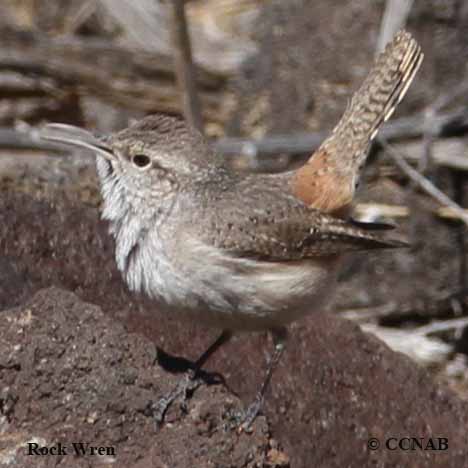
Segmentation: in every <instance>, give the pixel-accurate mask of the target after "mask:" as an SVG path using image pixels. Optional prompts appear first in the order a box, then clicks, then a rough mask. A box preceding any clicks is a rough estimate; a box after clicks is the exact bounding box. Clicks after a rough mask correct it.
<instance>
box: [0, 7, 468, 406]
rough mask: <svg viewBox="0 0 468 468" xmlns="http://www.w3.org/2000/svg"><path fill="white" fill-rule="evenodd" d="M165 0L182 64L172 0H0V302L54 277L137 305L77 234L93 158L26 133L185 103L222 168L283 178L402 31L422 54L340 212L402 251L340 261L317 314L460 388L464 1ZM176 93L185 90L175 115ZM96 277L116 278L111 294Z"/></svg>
mask: <svg viewBox="0 0 468 468" xmlns="http://www.w3.org/2000/svg"><path fill="white" fill-rule="evenodd" d="M175 3H177V2H175ZM183 3H184V4H183ZM179 5H182V7H185V16H186V23H187V25H188V31H189V36H190V42H191V44H190V45H191V50H192V58H193V67H192V66H191V64H190V60H188V61H187V57H188V58H189V57H190V55H187V47H186V46H187V44H185V45H184V44H183V42H182V43H177V42H174V37H175V35H176V32H177V31H180V30H181V29H180V28H182V30H183V26H184V24H183V22H182V23H181V22H180V21H181V17H180V16H179V17H178V16H177V15H176V14H175V13H174V11H173V6H172V3H171V2H168V1H159V2H158V1H155V0H87V1H86V0H2V14H1V16H0V190H1V191H2V200H3V201H2V203H3V208H2V210H1V213H2V216H3V219H2V223H1V227H0V234H1V236H0V247H2V249H3V250H4V256H3V258H2V260H0V279H2V281H0V283H1V284H0V305H1V308H2V309H4V308H7V307H11V306H14V305H18V304H19V303H21V302H22V301H24V300H25V299H26V298H28V297H30V295H31V294H32V293H33V292H35V291H36V290H37V289H39V288H40V287H44V286H46V285H50V284H58V285H61V286H63V287H65V288H67V289H71V290H75V291H77V292H78V293H79V294H81V295H82V296H83V297H84V298H85V299H86V300H88V301H91V302H94V303H97V304H100V305H101V306H102V307H103V308H104V309H107V310H112V311H113V313H117V314H121V315H122V316H123V315H125V314H128V316H131V314H130V312H129V311H130V310H133V309H136V308H138V309H145V307H146V309H147V310H148V309H151V306H150V305H146V306H141V305H136V303H135V301H134V299H133V298H131V297H130V296H129V295H128V293H127V292H126V291H125V288H124V287H123V286H122V285H121V283H120V279H119V278H118V275H117V274H116V272H115V268H114V266H113V260H112V255H111V250H112V247H111V246H110V247H105V248H104V247H103V244H98V245H96V242H98V241H97V240H96V239H97V238H98V237H97V236H94V235H93V229H91V228H90V229H89V232H88V231H85V230H84V228H83V223H85V222H86V219H87V217H90V219H91V218H92V219H94V218H93V216H96V219H97V210H96V208H97V207H98V206H99V203H100V197H99V194H98V190H97V185H96V176H95V174H94V167H93V165H92V164H91V163H92V158H91V157H90V155H86V154H78V153H76V154H72V155H70V154H68V153H66V151H68V150H66V149H64V148H61V147H59V146H55V145H52V144H48V143H47V144H46V143H45V142H43V141H40V139H39V138H38V136H37V129H38V128H39V127H40V125H42V124H43V123H45V122H50V121H53V122H62V123H71V124H74V125H79V126H83V127H86V128H88V129H91V130H93V131H95V132H96V133H99V134H101V133H106V132H111V131H115V130H118V129H121V128H123V127H126V126H127V125H128V124H129V123H130V122H132V120H134V119H139V118H141V117H143V116H145V115H147V114H150V113H154V112H167V113H171V114H184V112H185V113H187V112H190V111H192V112H193V111H194V112H195V116H197V115H198V117H196V118H198V124H199V125H200V128H201V129H202V130H203V131H204V132H205V134H206V135H207V137H209V138H210V139H212V142H213V144H214V145H215V146H216V147H217V149H218V150H219V152H220V157H224V158H226V159H227V160H228V161H229V163H230V164H232V165H233V166H234V167H236V168H237V169H239V170H256V171H281V170H285V169H287V168H290V167H293V166H294V165H297V164H299V163H300V162H301V161H304V160H305V159H306V158H307V157H308V156H309V155H310V154H311V152H312V151H313V149H314V148H315V147H317V146H318V144H319V143H320V141H321V140H322V139H323V138H324V136H325V135H326V134H327V132H328V131H330V130H331V129H332V128H333V126H334V124H335V123H336V122H337V121H338V119H339V118H340V116H341V114H342V113H343V111H344V109H345V108H346V104H347V102H348V100H349V98H350V96H351V94H352V92H353V91H354V90H356V89H357V87H358V86H359V85H360V83H361V82H362V81H363V79H364V78H365V76H366V74H367V72H368V71H369V69H370V67H371V65H372V62H373V59H374V57H375V55H376V53H377V52H378V50H381V49H382V47H383V45H384V44H385V43H386V42H387V41H388V40H390V39H391V37H392V36H393V34H394V32H395V31H396V30H398V29H399V28H401V27H406V28H407V29H408V30H409V31H410V32H411V33H412V34H413V35H414V36H415V38H416V39H417V40H418V41H419V42H420V44H421V46H422V49H423V51H424V54H425V59H424V62H423V65H422V67H421V69H420V71H419V73H418V74H417V76H416V79H415V81H414V82H413V84H412V86H411V88H410V90H409V93H408V95H407V96H406V97H405V99H404V101H403V103H402V104H401V105H400V106H399V107H398V110H397V112H396V113H395V115H394V116H393V117H392V119H391V121H390V122H388V123H387V124H386V126H385V129H384V130H383V132H382V136H383V138H384V139H385V141H388V142H389V143H390V145H391V149H388V150H385V151H384V150H383V149H382V148H383V147H384V146H385V145H383V140H381V141H380V142H379V141H377V143H376V144H375V145H374V147H373V148H372V152H371V155H370V158H369V160H368V164H367V166H366V168H365V171H364V172H365V173H364V177H363V180H362V183H361V185H362V187H363V189H362V190H361V193H360V195H359V199H358V201H357V204H356V207H355V217H357V218H359V219H364V220H367V221H384V222H390V223H393V224H395V225H398V228H397V229H398V232H401V233H402V234H403V235H405V236H407V238H408V239H409V241H410V242H411V245H412V247H411V249H409V250H402V251H395V252H384V253H382V252H379V253H376V254H373V253H372V254H369V255H366V256H356V258H355V259H354V260H353V261H352V262H351V263H350V266H349V268H348V270H347V271H345V272H343V274H342V277H341V278H340V285H339V289H338V291H337V294H336V297H335V298H334V302H333V305H332V307H331V311H332V313H334V314H338V315H341V316H344V317H346V318H348V319H351V320H354V321H356V322H357V323H359V324H360V325H361V327H362V328H363V329H364V330H366V331H369V332H372V333H374V334H376V335H377V336H379V337H380V338H381V339H383V340H384V341H386V343H387V344H388V345H389V346H391V347H392V348H393V349H396V350H398V351H402V352H404V353H406V354H408V355H409V356H410V357H411V358H412V359H414V360H416V361H417V362H419V363H421V364H422V365H424V366H427V367H428V368H429V369H431V370H432V371H433V372H434V375H435V376H436V378H440V379H443V380H445V381H447V382H449V384H450V385H451V386H452V387H453V388H454V389H455V390H456V391H457V392H458V393H459V394H460V395H461V396H462V397H463V398H467V397H468V387H467V383H468V370H467V353H468V315H467V313H468V298H467V294H466V293H467V290H466V287H467V277H466V276H467V271H466V226H467V223H468V211H467V210H465V209H464V206H465V205H466V202H467V201H466V186H467V184H466V171H467V170H468V140H467V134H468V133H467V131H468V106H467V104H468V100H467V98H468V66H467V65H468V60H467V59H468V3H467V2H466V1H463V0H414V1H409V0H404V1H401V0H387V1H385V0H374V1H370V0H352V1H348V2H343V1H339V0H315V1H313V2H311V1H307V0H287V1H285V0H192V1H186V2H180V3H179ZM182 9H183V8H182ZM179 12H180V10H179ZM178 47H179V48H180V50H179V49H178ZM184 47H185V49H184ZM180 56H182V57H185V62H184V60H182V61H180V59H178V58H177V57H179V58H180ZM184 67H185V68H184ZM184 70H185V73H186V74H185V78H186V80H185V81H183V80H182V81H181V79H180V76H181V74H183V73H184ZM192 72H193V73H192ZM183 96H189V97H190V96H191V97H192V98H193V101H191V102H192V104H191V105H192V107H191V109H190V108H189V109H188V110H187V107H186V108H184V106H183V104H182V103H183V99H182V98H183ZM194 96H195V97H194ZM58 156H59V157H58ZM24 197H28V198H27V200H29V201H28V202H27V203H26V202H25V200H26V199H25V198H24ZM31 197H32V199H33V200H34V201H30V200H31ZM15 200H16V201H15ZM36 202H37V203H39V202H40V203H39V204H37V203H36ZM41 203H42V204H41ZM44 203H45V205H44ZM83 207H85V208H83ZM22 209H23V210H25V211H24V213H23V212H22V211H21V210H22ZM83 209H86V210H88V211H85V212H83ZM54 210H57V211H54ZM60 210H62V211H60ZM54 213H55V214H54ZM57 213H58V214H57ZM61 213H62V214H61ZM83 213H85V214H83ZM72 214H73V216H74V217H72V216H71V215H72ZM93 222H94V221H93ZM28 223H29V224H28ZM67 223H68V224H67ZM91 224H92V223H91ZM96 229H102V228H96ZM102 232H104V231H102ZM77 233H81V234H80V235H82V236H85V237H84V238H83V239H82V242H81V241H79V240H78V241H77V240H76V237H74V236H76V235H77ZM83 233H85V234H83ZM86 233H87V234H86ZM86 236H87V237H86ZM99 239H100V238H99ZM99 242H104V241H101V240H99ZM105 242H110V240H109V241H105ZM105 245H107V244H105ZM109 245H110V244H109ZM106 249H107V250H106ZM101 255H102V258H101V257H100V256H101ZM99 261H101V262H102V263H101V264H102V265H105V266H103V267H102V268H103V269H105V268H108V270H109V273H106V275H105V278H106V281H105V282H106V283H107V286H106V285H104V284H103V281H102V271H100V272H97V273H96V272H92V271H88V270H89V264H90V263H92V262H99ZM106 271H107V270H106ZM84 272H87V273H86V274H84ZM112 285H118V287H115V288H114V287H112V288H113V289H112V291H113V293H114V294H113V296H112V298H109V295H108V294H107V292H108V291H109V288H111V286H112ZM106 288H107V289H106ZM106 291H107V292H106ZM132 308H133V309H132ZM133 320H134V328H135V329H138V327H139V326H140V328H141V325H138V324H137V323H136V320H135V319H133ZM129 321H130V322H131V321H132V318H131V317H130V318H129ZM181 333H182V332H181ZM180 339H181V340H182V341H183V338H182V337H181V338H180Z"/></svg>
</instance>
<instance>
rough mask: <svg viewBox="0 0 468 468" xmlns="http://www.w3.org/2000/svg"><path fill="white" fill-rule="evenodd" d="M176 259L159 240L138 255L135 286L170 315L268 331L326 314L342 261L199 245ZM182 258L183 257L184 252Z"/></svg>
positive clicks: (129, 274) (129, 275) (131, 279)
mask: <svg viewBox="0 0 468 468" xmlns="http://www.w3.org/2000/svg"><path fill="white" fill-rule="evenodd" d="M180 248H181V249H183V250H184V255H178V256H177V259H178V262H177V263H176V262H175V261H174V259H172V258H171V255H170V250H168V249H167V248H165V246H164V245H163V243H162V241H161V239H160V238H159V237H158V236H151V242H150V243H149V244H147V247H146V248H145V249H144V250H140V251H136V252H135V253H134V256H133V258H132V259H131V260H130V262H131V264H130V265H129V268H128V269H127V271H126V272H125V274H126V279H127V283H128V284H129V287H130V288H131V289H133V290H136V291H141V292H144V293H146V294H148V295H149V296H150V297H152V298H153V299H155V300H156V301H157V302H158V303H159V304H160V306H162V307H163V308H165V309H167V310H168V311H169V312H170V313H184V314H189V315H192V316H194V317H195V318H196V319H197V320H199V321H201V322H203V323H205V324H208V325H213V326H216V327H219V328H226V329H233V330H237V329H245V330H262V329H269V328H272V327H275V326H280V325H285V324H287V323H289V322H291V321H294V320H296V319H298V318H300V317H301V316H303V315H305V314H307V313H310V312H313V311H317V310H321V308H322V307H323V306H324V302H325V300H326V299H327V297H328V296H329V295H330V293H331V291H332V290H333V285H334V282H335V278H336V270H337V266H338V260H337V259H336V258H333V259H330V258H320V259H319V258H316V259H308V260H302V261H296V262H281V263H280V262H259V261H256V260H252V259H242V258H237V257H233V256H228V255H226V254H224V253H223V252H222V251H220V250H219V249H216V248H214V247H212V246H207V245H205V244H202V243H201V242H198V241H196V240H192V241H190V242H189V243H188V244H187V243H186V244H185V245H184V246H180ZM179 253H180V252H179Z"/></svg>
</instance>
